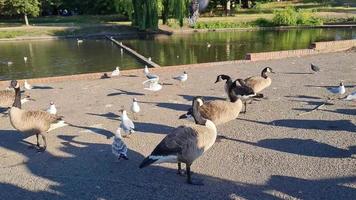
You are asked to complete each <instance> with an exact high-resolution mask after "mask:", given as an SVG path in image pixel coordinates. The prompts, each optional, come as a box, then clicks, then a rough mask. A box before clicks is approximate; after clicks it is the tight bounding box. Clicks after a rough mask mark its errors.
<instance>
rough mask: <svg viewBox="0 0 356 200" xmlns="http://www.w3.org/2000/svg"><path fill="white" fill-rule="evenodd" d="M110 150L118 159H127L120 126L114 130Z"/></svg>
mask: <svg viewBox="0 0 356 200" xmlns="http://www.w3.org/2000/svg"><path fill="white" fill-rule="evenodd" d="M111 151H112V153H113V154H114V155H115V156H116V157H117V159H119V160H120V159H121V158H123V159H125V160H128V159H129V158H128V157H127V146H126V144H125V143H124V141H122V137H121V132H120V127H119V128H118V129H117V130H116V133H115V137H114V141H113V142H112V146H111Z"/></svg>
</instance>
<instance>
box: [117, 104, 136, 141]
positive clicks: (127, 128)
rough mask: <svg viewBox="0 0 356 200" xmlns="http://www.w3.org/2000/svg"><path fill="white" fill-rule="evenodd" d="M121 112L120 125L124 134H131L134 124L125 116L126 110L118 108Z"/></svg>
mask: <svg viewBox="0 0 356 200" xmlns="http://www.w3.org/2000/svg"><path fill="white" fill-rule="evenodd" d="M120 111H121V112H122V115H121V125H120V127H121V128H122V130H124V132H125V134H127V135H131V134H132V133H134V132H135V125H134V123H133V122H132V121H131V119H130V118H129V117H128V116H127V113H126V110H120Z"/></svg>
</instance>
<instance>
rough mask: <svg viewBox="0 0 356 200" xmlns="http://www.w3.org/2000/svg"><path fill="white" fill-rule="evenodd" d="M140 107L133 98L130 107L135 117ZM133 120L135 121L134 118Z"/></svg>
mask: <svg viewBox="0 0 356 200" xmlns="http://www.w3.org/2000/svg"><path fill="white" fill-rule="evenodd" d="M140 110H141V109H140V106H139V105H138V102H137V99H136V98H133V100H132V105H131V112H132V113H133V114H134V115H135V114H136V113H139V112H140ZM134 119H136V116H134Z"/></svg>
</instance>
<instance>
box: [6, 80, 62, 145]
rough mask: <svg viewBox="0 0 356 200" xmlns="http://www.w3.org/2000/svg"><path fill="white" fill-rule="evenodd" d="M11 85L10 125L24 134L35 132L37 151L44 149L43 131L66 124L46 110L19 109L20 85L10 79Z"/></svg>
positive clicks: (59, 117) (44, 138) (45, 143)
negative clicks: (13, 96) (12, 102)
mask: <svg viewBox="0 0 356 200" xmlns="http://www.w3.org/2000/svg"><path fill="white" fill-rule="evenodd" d="M11 87H13V88H14V89H15V100H14V104H13V105H12V107H11V108H10V122H11V125H12V126H13V127H14V128H15V129H16V130H18V131H21V132H23V133H25V134H31V135H32V134H35V135H36V138H37V145H36V146H37V147H38V150H39V151H45V150H46V148H47V142H46V137H45V136H44V134H45V133H48V132H49V131H51V130H54V129H56V128H60V127H63V126H66V125H68V124H66V123H64V121H62V117H61V116H58V115H52V114H49V113H47V112H46V111H26V110H22V109H21V101H20V99H21V93H20V85H19V83H18V82H17V81H15V80H13V81H11ZM39 135H41V137H42V140H43V143H44V144H43V147H40V143H39V140H38V136H39Z"/></svg>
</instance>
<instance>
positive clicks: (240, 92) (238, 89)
mask: <svg viewBox="0 0 356 200" xmlns="http://www.w3.org/2000/svg"><path fill="white" fill-rule="evenodd" d="M236 81H238V82H239V84H240V85H236ZM233 85H235V87H234V88H233V89H234V90H233V91H234V92H235V94H236V95H237V97H238V98H240V99H241V100H242V101H243V102H244V107H245V109H244V111H243V113H246V111H247V101H248V100H249V99H252V98H263V94H256V93H255V92H254V91H253V89H252V88H251V87H249V86H247V85H246V82H245V81H244V80H243V79H236V80H235V81H234V82H233Z"/></svg>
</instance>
